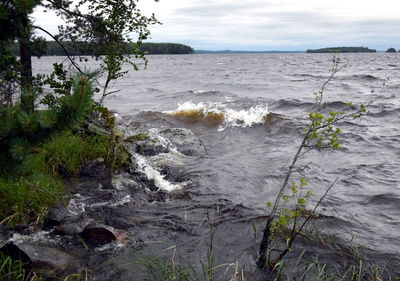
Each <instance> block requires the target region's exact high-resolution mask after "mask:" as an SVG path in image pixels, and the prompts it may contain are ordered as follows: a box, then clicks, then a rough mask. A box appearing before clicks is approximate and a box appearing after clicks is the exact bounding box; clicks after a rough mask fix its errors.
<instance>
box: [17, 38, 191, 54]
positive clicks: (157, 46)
mask: <svg viewBox="0 0 400 281" xmlns="http://www.w3.org/2000/svg"><path fill="white" fill-rule="evenodd" d="M63 46H64V48H65V49H66V50H67V52H68V54H69V55H71V56H85V55H91V54H93V53H91V52H89V51H86V50H93V49H96V47H95V46H93V48H91V46H90V45H88V44H85V43H79V44H71V43H70V42H63ZM127 49H128V48H127ZM140 49H141V50H142V51H143V52H144V53H145V54H148V55H159V54H192V53H194V50H193V48H192V47H190V46H187V45H183V44H177V43H143V44H142V45H141V46H140ZM11 50H12V53H13V54H14V55H17V56H18V55H19V47H18V45H17V44H14V45H13V46H11ZM41 53H42V55H43V56H65V51H64V50H63V48H62V47H61V46H60V45H59V44H58V43H57V42H55V41H47V42H46V45H45V47H44V49H43V50H42V51H41ZM97 55H99V54H97Z"/></svg>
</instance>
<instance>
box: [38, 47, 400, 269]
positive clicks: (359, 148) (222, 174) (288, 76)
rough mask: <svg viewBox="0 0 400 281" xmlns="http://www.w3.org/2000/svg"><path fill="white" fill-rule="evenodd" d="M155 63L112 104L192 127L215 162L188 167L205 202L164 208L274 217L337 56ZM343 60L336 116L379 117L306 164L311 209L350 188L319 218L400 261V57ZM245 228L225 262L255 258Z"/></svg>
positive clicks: (334, 91)
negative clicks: (272, 206) (356, 110)
mask: <svg viewBox="0 0 400 281" xmlns="http://www.w3.org/2000/svg"><path fill="white" fill-rule="evenodd" d="M148 58H149V65H148V68H147V69H146V70H143V71H139V72H134V71H131V72H129V73H128V74H127V75H126V76H125V77H123V78H122V79H120V80H119V81H118V83H117V84H116V85H115V86H114V88H115V89H120V90H121V91H120V92H119V93H117V94H114V95H112V96H110V97H108V99H107V102H106V104H107V106H109V107H110V108H111V109H113V110H115V111H116V112H118V113H119V114H120V115H121V116H129V119H130V120H135V121H139V122H145V123H146V124H147V125H149V126H150V127H157V128H170V127H185V128H188V129H190V130H191V131H192V132H193V133H194V134H195V135H197V136H198V137H199V138H200V140H201V141H202V142H203V144H204V145H205V147H206V149H207V155H206V157H201V158H193V159H191V160H189V161H188V163H187V164H186V165H187V166H186V169H187V171H190V172H191V174H193V175H194V176H193V182H194V183H195V184H192V185H188V186H186V187H184V188H187V189H190V192H191V193H193V194H192V201H191V200H187V201H185V203H182V202H180V203H175V204H176V205H174V203H171V205H170V206H169V207H165V206H164V207H160V209H162V208H164V211H165V212H169V213H175V214H176V215H178V216H181V215H182V214H183V213H185V215H186V212H187V210H189V209H188V206H191V205H193V206H200V205H201V204H203V205H204V206H207V207H210V206H213V205H218V202H225V200H229V201H227V202H231V203H229V204H230V205H231V206H232V208H236V207H237V206H239V207H240V209H241V211H240V212H241V213H243V214H244V216H245V215H246V214H251V216H253V217H254V216H263V215H265V214H267V208H266V202H267V201H271V200H272V199H273V198H274V196H275V194H276V193H277V191H278V188H279V187H280V185H281V183H282V181H283V178H284V175H285V172H286V170H287V167H288V165H289V162H290V160H291V158H292V157H293V155H294V152H295V150H296V148H297V146H298V144H299V143H300V141H301V138H302V126H303V125H304V124H305V121H306V117H307V113H308V112H309V111H310V110H313V95H312V93H313V92H314V91H317V90H319V89H320V87H321V85H322V84H323V83H324V81H325V80H326V79H327V77H328V76H329V75H330V74H329V69H330V68H331V67H332V64H331V55H328V54H240V55H235V54H229V55H179V56H167V55H162V56H149V57H148ZM341 59H342V65H347V66H346V67H345V68H343V69H342V70H341V71H340V72H339V73H337V75H335V77H334V79H333V80H332V81H331V82H330V83H329V84H328V86H327V88H326V90H325V96H324V98H325V102H326V103H327V105H326V106H327V108H332V110H333V111H340V110H341V109H344V108H345V105H344V103H343V102H354V103H365V102H367V101H369V100H371V99H374V98H376V101H375V102H374V103H373V104H372V106H371V107H370V109H369V111H370V114H369V115H368V116H366V117H365V118H363V119H362V120H359V121H357V122H346V123H345V124H342V125H341V128H342V129H343V132H344V133H343V136H342V140H343V143H342V145H343V147H344V149H343V150H340V151H322V152H317V151H311V152H309V153H307V154H305V155H304V156H303V157H302V158H301V160H300V162H299V163H298V166H297V167H298V169H297V175H299V172H301V173H302V174H303V175H305V177H306V178H307V180H308V182H309V188H311V189H312V190H313V191H314V194H315V196H314V197H313V198H315V199H314V200H312V202H311V203H310V207H311V206H312V205H313V204H315V202H316V200H318V198H319V196H321V195H322V194H323V192H324V191H325V188H326V187H327V186H328V185H329V183H330V182H331V181H333V180H334V179H335V178H336V177H339V181H338V183H337V184H336V185H335V187H334V188H333V190H332V192H331V193H330V194H329V195H328V197H327V198H326V200H324V201H323V202H322V204H321V208H320V209H319V211H320V212H321V213H322V214H324V215H326V216H327V218H326V219H325V220H324V227H323V230H324V232H325V233H326V234H328V235H336V237H337V238H338V239H345V240H350V239H352V238H353V237H354V241H356V243H357V244H359V245H362V246H364V247H365V248H367V249H369V250H371V252H372V253H373V254H372V256H374V255H375V257H376V258H377V259H378V258H379V259H380V260H382V257H384V258H383V259H386V261H387V262H393V260H392V258H393V257H395V256H398V255H399V253H400V236H399V232H400V179H399V176H398V175H399V174H400V160H399V159H400V141H399V138H400V128H399V122H400V56H399V55H397V54H344V55H341ZM55 60H59V58H43V59H41V60H39V61H34V65H35V66H36V70H37V71H44V72H46V71H48V69H49V66H50V65H51V63H50V62H52V61H55ZM224 206H225V207H226V204H224ZM205 208H206V207H205ZM167 209H168V211H166V210H167ZM146 212H147V213H148V212H151V211H146ZM227 212H228V211H227ZM230 212H234V211H232V210H230ZM196 215H197V218H193V220H195V221H201V215H204V214H201V212H200V213H197V214H195V212H193V216H194V217H196ZM233 217H234V216H227V218H226V221H227V224H225V226H224V227H225V229H224V231H223V232H224V234H223V235H222V236H223V237H221V238H217V239H218V242H219V243H220V245H221V247H220V249H219V250H218V251H220V252H221V253H223V252H224V251H226V252H228V253H230V254H228V253H227V254H226V255H227V256H230V257H232V256H234V257H235V258H236V257H243V256H245V255H246V254H244V253H248V252H251V251H256V246H254V245H251V244H252V243H254V241H253V240H251V239H250V238H249V237H248V236H251V234H250V233H251V226H248V227H247V226H244V225H242V226H240V227H236V226H232V225H230V224H229V223H231V222H232V221H233ZM261 224H262V223H260V225H261ZM260 233H261V231H260ZM260 233H259V235H260ZM186 235H187V234H186ZM189 236H190V235H189ZM169 239H170V240H171V241H174V239H173V238H171V237H169ZM166 240H168V239H166ZM186 240H187V239H186ZM186 240H185V241H186ZM189 240H190V239H189ZM176 241H179V239H178V240H176ZM167 243H168V242H167ZM177 243H178V242H177ZM192 246H193V245H192ZM192 250H193V249H192ZM233 252H234V254H232V253H233ZM396 262H398V261H396Z"/></svg>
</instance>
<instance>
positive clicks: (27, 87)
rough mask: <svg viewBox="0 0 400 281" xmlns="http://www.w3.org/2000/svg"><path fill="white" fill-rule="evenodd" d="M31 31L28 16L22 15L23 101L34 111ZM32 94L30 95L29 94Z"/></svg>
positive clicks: (28, 108) (24, 13)
mask: <svg viewBox="0 0 400 281" xmlns="http://www.w3.org/2000/svg"><path fill="white" fill-rule="evenodd" d="M29 39H30V30H29V19H28V14H27V13H26V12H23V13H22V14H21V30H20V38H19V53H20V55H19V56H20V62H21V91H22V94H21V97H22V98H23V100H22V101H21V102H22V104H23V106H24V107H25V108H26V109H27V110H33V106H34V104H33V103H34V100H33V97H32V60H31V50H30V46H29V45H30V44H29ZM24 91H25V93H24ZM26 91H28V92H30V93H28V92H26Z"/></svg>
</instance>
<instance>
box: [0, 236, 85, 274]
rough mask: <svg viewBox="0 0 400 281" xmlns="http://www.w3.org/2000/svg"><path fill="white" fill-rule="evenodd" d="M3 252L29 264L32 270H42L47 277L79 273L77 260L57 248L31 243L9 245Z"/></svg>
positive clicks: (2, 249) (4, 247) (3, 248)
mask: <svg viewBox="0 0 400 281" xmlns="http://www.w3.org/2000/svg"><path fill="white" fill-rule="evenodd" d="M1 252H3V253H5V254H7V255H8V256H10V257H11V258H13V259H18V260H21V261H23V262H24V263H27V264H28V265H29V266H30V267H32V269H35V270H40V271H41V272H43V273H44V274H45V275H47V276H65V275H67V274H71V273H79V271H80V270H79V266H78V264H77V262H76V258H75V257H73V256H71V255H70V254H68V253H66V252H63V251H60V250H58V249H56V248H51V247H46V246H40V245H34V244H30V243H25V242H24V243H19V244H14V243H8V244H6V245H5V246H3V247H2V248H1Z"/></svg>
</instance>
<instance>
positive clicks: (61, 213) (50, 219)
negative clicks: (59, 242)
mask: <svg viewBox="0 0 400 281" xmlns="http://www.w3.org/2000/svg"><path fill="white" fill-rule="evenodd" d="M68 216H69V212H68V209H67V208H66V207H64V206H62V205H57V206H55V207H54V208H52V209H50V210H49V212H48V213H47V216H46V219H45V224H46V226H48V227H53V226H56V225H60V224H61V223H62V222H63V221H64V220H66V219H67V217H68Z"/></svg>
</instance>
